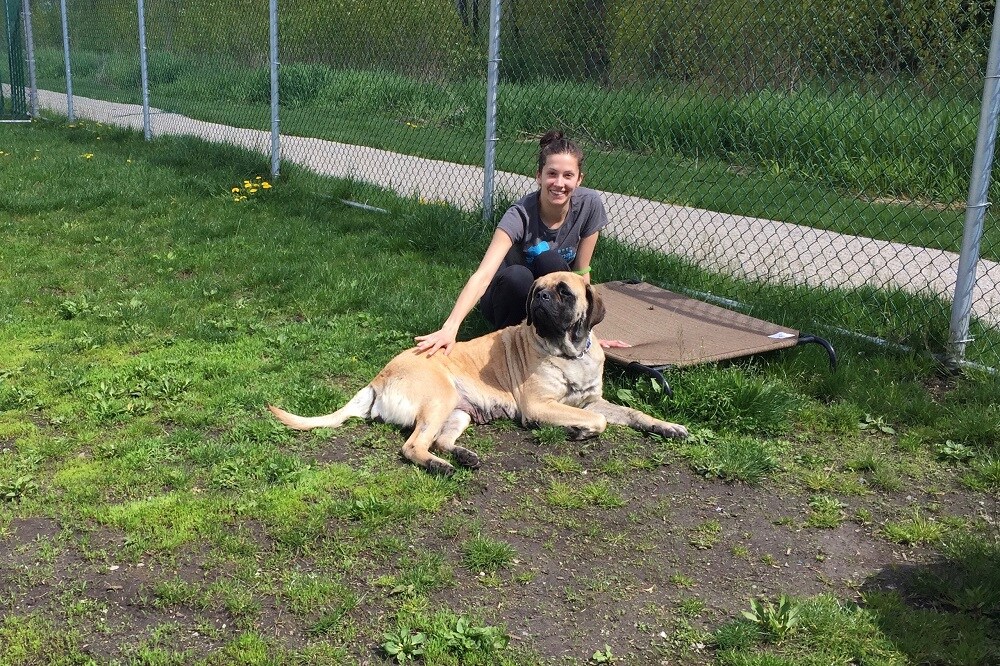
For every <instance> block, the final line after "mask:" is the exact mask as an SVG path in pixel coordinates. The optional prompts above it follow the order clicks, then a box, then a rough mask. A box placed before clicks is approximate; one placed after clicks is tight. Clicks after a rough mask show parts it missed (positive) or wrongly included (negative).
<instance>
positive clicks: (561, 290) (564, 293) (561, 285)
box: [556, 282, 573, 298]
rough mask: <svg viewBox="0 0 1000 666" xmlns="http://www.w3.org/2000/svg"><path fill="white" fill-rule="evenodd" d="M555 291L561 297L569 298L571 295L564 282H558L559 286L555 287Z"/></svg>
mask: <svg viewBox="0 0 1000 666" xmlns="http://www.w3.org/2000/svg"><path fill="white" fill-rule="evenodd" d="M556 292H558V294H559V295H560V296H561V297H563V298H569V297H570V296H572V295H573V292H572V291H571V290H570V288H569V287H567V286H566V283H565V282H560V283H559V286H558V287H556Z"/></svg>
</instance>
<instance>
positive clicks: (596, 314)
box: [587, 284, 606, 328]
mask: <svg viewBox="0 0 1000 666" xmlns="http://www.w3.org/2000/svg"><path fill="white" fill-rule="evenodd" d="M605 314H606V311H605V309H604V301H602V300H601V297H600V296H599V295H598V294H597V290H595V289H594V288H593V287H592V286H590V285H589V284H588V285H587V328H594V327H595V326H597V325H598V324H600V323H601V322H602V321H604V315H605Z"/></svg>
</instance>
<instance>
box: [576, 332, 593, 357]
mask: <svg viewBox="0 0 1000 666" xmlns="http://www.w3.org/2000/svg"><path fill="white" fill-rule="evenodd" d="M589 351H590V336H589V335H588V336H587V344H586V346H585V347H584V348H583V351H582V352H580V353H579V354H577V355H576V358H583V357H584V356H586V355H587V352H589Z"/></svg>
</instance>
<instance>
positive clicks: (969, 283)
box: [947, 3, 1000, 365]
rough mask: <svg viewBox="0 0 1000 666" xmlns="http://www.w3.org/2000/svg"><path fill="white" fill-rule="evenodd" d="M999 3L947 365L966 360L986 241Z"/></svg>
mask: <svg viewBox="0 0 1000 666" xmlns="http://www.w3.org/2000/svg"><path fill="white" fill-rule="evenodd" d="M998 24H1000V3H997V5H996V8H995V9H994V12H993V26H992V34H991V36H990V54H989V58H988V60H987V63H986V79H985V82H984V83H983V102H982V106H981V108H980V112H979V132H978V134H977V136H976V154H975V157H974V159H973V161H972V174H971V177H970V182H969V198H968V200H967V203H966V207H965V229H964V231H963V232H962V253H961V255H960V256H959V259H958V270H957V272H958V275H957V277H956V281H955V298H954V300H953V301H952V307H951V323H950V326H949V330H948V351H947V355H948V359H947V360H948V362H949V363H952V364H956V365H957V364H959V363H961V362H962V361H963V360H964V358H965V346H966V344H968V343H969V342H971V341H972V339H971V338H970V337H969V319H970V318H971V316H972V292H973V289H974V288H975V286H976V264H978V263H979V243H980V241H981V240H982V238H983V222H984V220H985V218H986V209H987V208H988V207H989V205H990V203H989V200H988V197H989V189H990V173H991V171H992V168H993V153H994V149H995V147H996V136H997V116H998V114H1000V85H998V84H1000V81H998V79H1000V25H998Z"/></svg>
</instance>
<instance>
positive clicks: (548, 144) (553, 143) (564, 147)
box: [538, 130, 583, 173]
mask: <svg viewBox="0 0 1000 666" xmlns="http://www.w3.org/2000/svg"><path fill="white" fill-rule="evenodd" d="M538 145H539V146H541V149H540V150H539V151H538V173H541V172H542V169H543V168H545V161H546V160H548V159H549V155H562V154H563V153H569V154H570V155H572V156H573V157H575V158H576V163H577V166H578V167H579V169H580V173H583V151H582V150H580V146H578V145H576V144H575V143H574V142H573V141H571V140H570V139H567V138H566V137H565V136H564V135H563V133H562V132H560V131H559V130H549V131H548V132H546V133H545V135H544V136H543V137H542V138H541V140H540V141H539V142H538Z"/></svg>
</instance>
